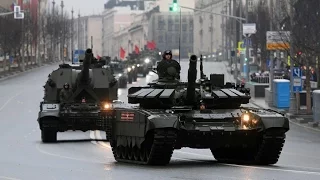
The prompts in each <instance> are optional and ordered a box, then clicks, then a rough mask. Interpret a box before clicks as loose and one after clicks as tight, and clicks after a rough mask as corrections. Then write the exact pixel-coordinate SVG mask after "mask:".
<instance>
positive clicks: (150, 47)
mask: <svg viewBox="0 0 320 180" xmlns="http://www.w3.org/2000/svg"><path fill="white" fill-rule="evenodd" d="M152 47H153V45H152V42H150V41H147V48H148V49H150V50H151V49H152Z"/></svg>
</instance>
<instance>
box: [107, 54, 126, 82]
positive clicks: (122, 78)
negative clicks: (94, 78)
mask: <svg viewBox="0 0 320 180" xmlns="http://www.w3.org/2000/svg"><path fill="white" fill-rule="evenodd" d="M108 65H109V67H110V68H111V70H112V73H113V74H114V76H115V78H116V79H117V80H118V87H119V88H127V83H128V73H127V71H125V69H126V68H125V64H124V63H123V62H122V61H120V60H117V59H114V60H110V61H109V63H108Z"/></svg>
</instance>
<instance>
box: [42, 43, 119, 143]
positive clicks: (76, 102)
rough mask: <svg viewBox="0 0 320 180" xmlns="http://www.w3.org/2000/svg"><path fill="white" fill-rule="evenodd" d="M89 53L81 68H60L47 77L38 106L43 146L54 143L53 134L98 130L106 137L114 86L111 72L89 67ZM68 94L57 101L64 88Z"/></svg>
mask: <svg viewBox="0 0 320 180" xmlns="http://www.w3.org/2000/svg"><path fill="white" fill-rule="evenodd" d="M92 60H94V58H93V54H92V50H91V49H87V50H86V54H85V58H84V60H83V64H82V65H79V66H70V65H69V64H61V65H60V66H59V68H58V69H57V70H54V71H53V72H52V73H51V74H50V75H49V77H48V80H47V82H46V83H45V85H44V86H43V87H44V97H43V101H42V102H41V103H40V112H39V115H38V123H39V126H40V129H41V138H42V141H43V142H55V141H57V132H64V131H68V130H74V131H75V130H81V131H83V132H85V131H89V130H102V131H106V132H107V134H110V130H111V129H110V128H111V126H110V124H111V120H110V119H112V118H113V116H114V115H113V111H111V110H110V108H111V103H112V101H113V100H117V90H118V87H117V86H118V82H117V80H116V79H115V78H114V76H113V75H112V72H111V69H108V68H103V67H102V65H99V64H97V63H96V64H94V63H92ZM65 83H68V84H69V86H70V88H71V89H72V94H71V96H70V97H69V98H67V99H66V101H62V100H61V98H60V92H61V90H62V89H63V87H64V84H65Z"/></svg>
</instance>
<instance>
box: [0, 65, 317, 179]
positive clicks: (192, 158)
mask: <svg viewBox="0 0 320 180" xmlns="http://www.w3.org/2000/svg"><path fill="white" fill-rule="evenodd" d="M181 64H182V69H183V72H182V79H186V72H187V62H181ZM55 68H56V66H49V67H44V68H43V69H41V70H36V71H34V72H30V73H27V74H24V75H23V76H18V77H15V78H12V79H10V80H6V81H2V82H0V142H1V146H0V179H10V180H14V179H28V180H29V179H30V180H37V179H39V180H43V179H52V180H55V179H59V180H60V179H62V180H71V179H77V180H82V179H83V180H86V179H90V180H92V179H99V180H100V179H110V180H111V179H116V180H122V179H126V180H127V179H139V180H144V179H145V180H152V179H188V180H191V179H192V180H195V179H199V180H200V179H208V180H209V179H210V180H227V179H235V180H242V179H246V180H274V179H276V180H313V179H314V180H319V179H320V156H319V154H320V132H315V131H312V130H307V129H303V128H301V127H298V126H295V125H291V130H290V131H289V132H288V134H287V141H286V144H285V147H284V150H283V153H282V155H281V158H280V160H279V162H278V164H276V165H275V166H241V165H229V164H219V163H216V162H215V160H214V158H213V156H212V155H211V153H210V151H209V150H195V149H188V148H184V149H182V150H176V151H175V152H174V155H173V158H172V161H171V163H170V164H169V165H168V166H165V167H148V166H143V165H132V164H124V163H117V162H116V161H115V160H114V158H113V155H112V152H111V150H110V146H109V144H108V143H107V142H103V141H95V140H96V139H101V137H105V134H104V133H103V132H99V131H96V132H85V133H83V132H64V133H59V134H58V139H59V140H60V141H59V142H58V143H56V144H42V143H41V141H40V130H39V127H38V124H37V121H36V119H37V114H38V110H39V102H40V101H41V100H42V96H43V88H42V86H43V85H44V82H45V81H46V79H47V75H48V74H49V73H50V72H51V70H52V69H55ZM204 69H205V71H206V73H207V74H209V73H225V72H226V68H225V66H224V64H223V63H211V64H209V63H205V66H204ZM156 77H157V76H156V75H155V74H151V73H150V74H149V75H148V76H147V77H146V78H139V80H138V82H137V83H135V84H133V85H143V84H145V83H146V81H151V80H153V79H155V78H156ZM226 80H228V81H229V80H232V78H231V76H229V75H226ZM126 91H127V90H124V89H123V90H119V95H120V99H121V100H124V101H125V100H126ZM61 140H63V141H61Z"/></svg>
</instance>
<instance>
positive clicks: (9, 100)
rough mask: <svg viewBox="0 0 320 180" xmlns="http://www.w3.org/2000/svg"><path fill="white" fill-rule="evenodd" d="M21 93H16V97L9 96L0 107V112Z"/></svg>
mask: <svg viewBox="0 0 320 180" xmlns="http://www.w3.org/2000/svg"><path fill="white" fill-rule="evenodd" d="M22 92H23V91H21V92H18V93H17V94H16V95H14V96H11V97H10V98H9V99H8V100H7V101H6V102H5V103H4V104H3V105H2V106H1V107H0V111H2V110H3V109H4V108H5V107H6V106H7V105H8V104H9V103H10V102H11V101H12V100H13V99H14V98H16V97H17V96H19V95H20V94H22Z"/></svg>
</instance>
